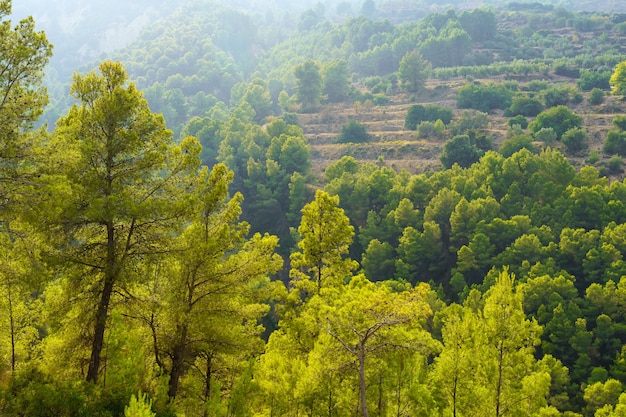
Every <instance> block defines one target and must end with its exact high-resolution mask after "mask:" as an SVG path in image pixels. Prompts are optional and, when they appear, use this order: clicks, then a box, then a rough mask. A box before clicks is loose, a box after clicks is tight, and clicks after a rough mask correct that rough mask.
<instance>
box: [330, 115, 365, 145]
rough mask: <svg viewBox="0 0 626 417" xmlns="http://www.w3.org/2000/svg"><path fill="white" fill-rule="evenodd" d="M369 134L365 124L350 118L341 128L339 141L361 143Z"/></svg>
mask: <svg viewBox="0 0 626 417" xmlns="http://www.w3.org/2000/svg"><path fill="white" fill-rule="evenodd" d="M368 137H369V135H368V134H367V131H366V130H365V126H364V125H362V124H361V123H358V122H357V121H355V120H350V121H349V122H348V123H347V124H345V125H344V126H343V127H342V128H341V134H340V135H339V139H338V140H337V142H339V143H351V142H352V143H361V142H366V141H367V139H368Z"/></svg>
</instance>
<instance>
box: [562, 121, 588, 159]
mask: <svg viewBox="0 0 626 417" xmlns="http://www.w3.org/2000/svg"><path fill="white" fill-rule="evenodd" d="M588 139H589V136H588V135H587V132H585V131H584V130H583V129H581V128H579V127H574V128H571V129H569V130H568V131H567V132H565V133H564V134H563V136H562V137H561V142H563V144H564V145H565V147H566V148H567V150H568V151H569V152H571V153H576V152H579V151H582V150H583V149H586V148H587V146H588V144H587V141H588Z"/></svg>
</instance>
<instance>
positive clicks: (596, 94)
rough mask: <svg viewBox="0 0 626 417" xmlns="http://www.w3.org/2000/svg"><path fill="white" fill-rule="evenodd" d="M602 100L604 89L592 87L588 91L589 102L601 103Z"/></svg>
mask: <svg viewBox="0 0 626 417" xmlns="http://www.w3.org/2000/svg"><path fill="white" fill-rule="evenodd" d="M603 102H604V91H602V90H600V89H599V88H596V87H594V88H592V89H591V93H589V103H590V104H593V105H598V104H602V103H603Z"/></svg>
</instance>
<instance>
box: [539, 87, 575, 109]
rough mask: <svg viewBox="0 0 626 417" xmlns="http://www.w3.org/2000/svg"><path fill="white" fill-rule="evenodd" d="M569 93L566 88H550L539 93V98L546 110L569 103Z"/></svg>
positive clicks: (568, 89) (568, 88)
mask: <svg viewBox="0 0 626 417" xmlns="http://www.w3.org/2000/svg"><path fill="white" fill-rule="evenodd" d="M570 93H571V90H570V87H568V86H561V87H551V88H548V89H547V90H543V91H542V92H541V98H542V99H543V104H544V105H545V106H546V108H549V107H555V106H562V105H565V104H567V103H568V102H569V100H570Z"/></svg>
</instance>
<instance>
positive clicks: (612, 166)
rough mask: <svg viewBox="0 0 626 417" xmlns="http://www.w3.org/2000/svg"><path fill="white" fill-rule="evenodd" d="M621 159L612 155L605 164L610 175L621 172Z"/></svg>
mask: <svg viewBox="0 0 626 417" xmlns="http://www.w3.org/2000/svg"><path fill="white" fill-rule="evenodd" d="M623 162H624V161H623V160H622V157H621V156H619V155H613V156H612V157H611V159H609V162H607V164H606V167H607V169H608V170H609V172H610V173H611V174H617V173H620V172H622V163H623Z"/></svg>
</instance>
